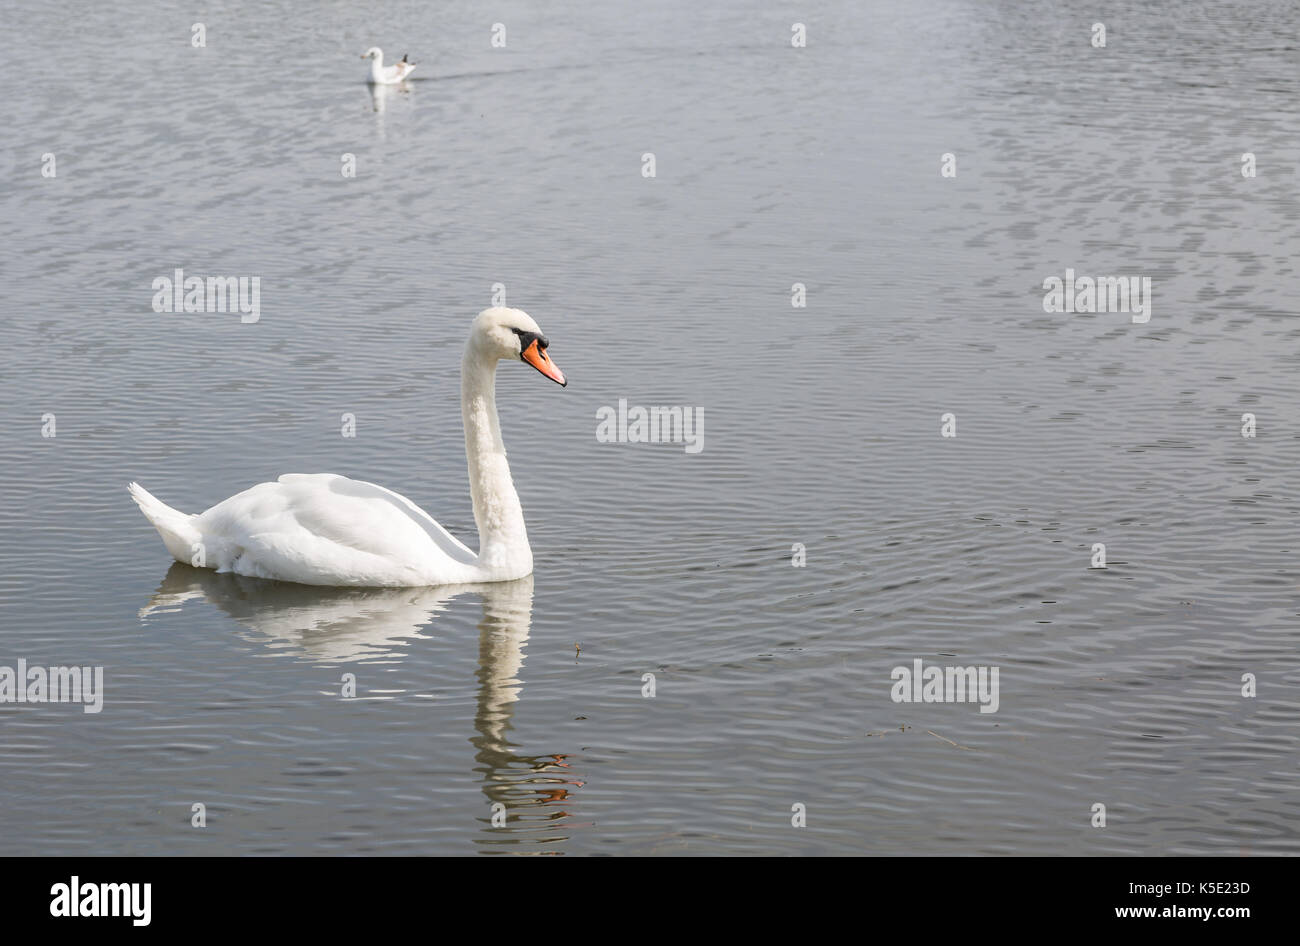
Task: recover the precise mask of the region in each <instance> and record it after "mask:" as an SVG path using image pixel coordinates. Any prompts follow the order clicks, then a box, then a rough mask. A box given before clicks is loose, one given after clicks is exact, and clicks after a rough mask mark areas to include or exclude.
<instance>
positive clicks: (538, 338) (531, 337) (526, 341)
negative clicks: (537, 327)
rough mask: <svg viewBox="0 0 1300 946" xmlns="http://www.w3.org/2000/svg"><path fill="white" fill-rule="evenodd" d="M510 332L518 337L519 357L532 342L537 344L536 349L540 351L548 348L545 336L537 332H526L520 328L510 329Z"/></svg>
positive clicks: (548, 343)
mask: <svg viewBox="0 0 1300 946" xmlns="http://www.w3.org/2000/svg"><path fill="white" fill-rule="evenodd" d="M510 331H512V332H514V333H515V334H516V335H518V336H519V351H520V353H521V355H522V353H523V352H526V351H527V350H528V346H529V345H531V344H532V343H533V342H537V347H538V348H540V349H542V350H545V349H547V348H549V347H550V344H551V343H550V342H549V341H547V338H546V336H545V335H539V334H538V333H537V332H527V331H524V330H523V329H521V328H512V329H511V330H510Z"/></svg>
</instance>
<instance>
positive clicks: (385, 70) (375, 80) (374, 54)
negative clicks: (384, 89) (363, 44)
mask: <svg viewBox="0 0 1300 946" xmlns="http://www.w3.org/2000/svg"><path fill="white" fill-rule="evenodd" d="M361 58H362V59H369V60H370V75H369V76H368V78H367V81H368V82H370V83H371V84H373V85H397V83H399V82H401V81H402V80H403V79H405V78H406V77H407V76H409V75H410V74H411V73H412V72H414V71H415V63H413V62H407V61H406V57H404V56H403V57H402V59H401V61H400V62H395V63H393V64H392V65H391V66H385V65H384V51H383V50H382V49H380V48H379V47H378V46H371V47H370V48H369V49H367V50H366V51H365V52H364V53H363V54H362V56H361Z"/></svg>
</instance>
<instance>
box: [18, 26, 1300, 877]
mask: <svg viewBox="0 0 1300 946" xmlns="http://www.w3.org/2000/svg"><path fill="white" fill-rule="evenodd" d="M194 9H195V8H194V7H193V6H192V5H190V4H181V3H171V4H163V5H157V6H155V7H154V8H152V9H149V10H143V9H140V8H139V6H138V5H136V4H125V3H119V2H106V3H102V4H97V5H93V6H87V7H85V8H84V9H81V10H79V11H78V13H77V15H76V17H70V16H69V13H68V12H67V11H66V10H63V9H61V8H58V7H57V6H51V5H48V4H36V3H19V4H11V5H9V6H8V8H7V13H6V17H5V22H6V27H7V29H6V33H7V35H6V36H5V37H4V39H3V40H0V44H3V47H4V48H5V50H6V51H7V52H8V53H9V55H7V56H6V57H5V58H6V60H7V62H8V70H9V78H8V80H7V83H6V87H7V88H6V91H7V93H8V94H7V95H6V101H5V102H4V103H3V105H0V117H2V118H4V127H5V129H6V135H5V138H4V142H3V144H4V150H3V151H2V152H0V172H2V173H0V209H2V210H3V214H2V215H0V262H2V263H3V271H4V273H5V278H4V294H3V301H2V302H0V306H2V318H3V325H4V338H5V341H6V344H5V346H4V350H3V352H2V353H0V421H2V423H3V433H4V437H3V441H2V442H0V463H2V464H3V471H4V472H3V477H0V492H2V495H0V500H2V501H0V528H2V529H3V544H2V546H0V664H6V665H10V666H12V665H14V663H15V661H16V660H17V659H18V658H25V659H26V660H27V661H28V662H29V663H31V664H40V665H47V666H48V665H62V664H71V665H101V666H103V667H104V673H105V688H106V691H105V705H104V709H103V712H102V713H99V714H97V715H95V714H85V713H83V712H81V711H80V709H78V708H76V707H72V706H67V705H12V704H6V705H0V783H2V784H3V786H4V795H5V802H4V805H3V806H0V853H4V854H16V853H29V852H32V853H73V852H75V853H104V854H197V853H218V854H246V853H299V854H301V853H313V854H349V853H384V854H389V853H391V854H429V853H432V854H507V853H508V854H521V853H541V854H688V855H691V854H718V853H742V854H838V853H865V854H938V853H960V854H976V853H993V854H1006V853H1023V854H1166V853H1168V854H1188V853H1226V854H1270V853H1271V854H1277V853H1288V854H1294V853H1298V852H1300V831H1298V830H1297V825H1298V824H1300V802H1298V801H1297V797H1298V796H1297V788H1300V774H1298V772H1297V749H1298V748H1300V696H1298V695H1297V684H1300V669H1297V658H1296V653H1297V638H1298V637H1300V633H1298V630H1297V628H1298V624H1297V611H1298V609H1300V587H1297V574H1298V572H1300V562H1298V559H1297V547H1296V543H1295V541H1294V536H1295V523H1296V513H1297V508H1298V507H1300V492H1297V487H1296V475H1295V474H1296V470H1297V461H1300V415H1297V412H1296V404H1297V402H1298V396H1300V372H1297V366H1298V363H1300V357H1298V356H1297V352H1298V351H1300V322H1297V320H1296V308H1295V306H1296V300H1297V298H1300V294H1298V290H1300V275H1298V274H1297V268H1296V264H1295V257H1296V254H1297V249H1298V248H1300V196H1297V195H1298V194H1300V190H1298V184H1300V173H1298V172H1300V152H1297V150H1296V147H1295V143H1296V141H1297V140H1298V139H1300V106H1298V105H1297V102H1300V79H1298V78H1297V70H1296V63H1297V55H1298V54H1300V52H1298V51H1300V12H1297V8H1296V7H1295V6H1293V5H1290V4H1283V3H1244V4H1215V3H1172V2H1158V3H1147V4H1133V5H1131V9H1127V10H1124V9H1122V8H1116V9H1114V11H1113V12H1108V11H1102V12H1100V13H1098V12H1096V11H1084V10H1082V9H1080V8H1078V7H1077V5H1072V4H1060V3H1034V2H1028V0H1026V2H987V3H982V2H974V0H936V2H933V3H926V4H916V3H910V2H884V3H872V4H860V3H852V2H847V0H845V2H831V3H826V4H817V5H815V7H810V8H809V9H808V10H807V11H806V12H802V13H799V12H796V11H794V8H790V9H786V8H780V9H777V8H775V7H769V9H767V10H762V9H760V8H759V7H758V5H744V4H741V3H737V2H731V3H723V4H695V3H686V2H677V0H673V2H667V3H657V4H649V5H646V4H631V3H617V4H587V3H573V2H565V3H559V4H552V5H549V6H545V7H539V6H537V5H533V4H524V3H511V2H506V3H502V4H498V5H497V6H496V7H494V8H493V9H492V11H490V12H489V11H486V10H485V8H482V7H481V6H479V5H476V4H470V3H451V4H448V3H415V2H411V3H392V4H343V3H331V4H323V5H318V6H317V5H312V6H310V7H306V8H304V9H305V10H307V11H309V12H303V11H301V10H298V9H295V8H294V7H291V6H288V5H285V4H281V3H252V2H237V3H231V4H225V5H222V6H221V7H220V8H216V7H214V8H209V12H206V13H205V14H202V16H204V17H206V19H205V20H204V21H203V22H204V24H205V26H206V40H207V46H206V48H202V49H196V48H193V47H192V46H191V43H190V38H191V25H192V24H193V23H194V22H195V20H196V19H197V18H198V17H199V16H200V15H199V14H196V13H195V12H194ZM796 19H801V20H802V21H803V22H805V23H806V24H807V28H808V45H807V48H804V49H796V48H793V47H792V46H791V43H790V37H791V23H792V22H794V21H795V20H796ZM1098 19H1102V20H1104V21H1105V22H1106V25H1107V29H1108V36H1107V46H1106V47H1105V48H1104V49H1095V48H1093V47H1092V46H1091V45H1090V44H1089V38H1090V32H1089V27H1090V26H1091V24H1092V22H1094V21H1095V20H1098ZM494 22H503V23H504V24H505V25H506V27H507V45H506V48H504V49H494V48H492V47H491V45H490V42H489V41H490V38H491V29H492V23H494ZM374 44H378V45H380V46H382V47H384V48H385V49H386V50H387V51H388V53H389V58H390V60H391V59H393V58H397V57H400V56H401V54H402V53H404V52H409V53H410V58H411V59H412V60H415V61H416V62H417V63H418V64H419V66H418V69H417V71H416V73H415V77H414V78H413V79H412V80H411V81H410V82H409V84H408V86H407V87H405V88H396V89H391V90H386V91H384V92H381V93H379V94H377V95H372V93H371V92H370V91H369V90H368V88H367V86H366V85H365V84H364V82H363V77H364V67H363V65H362V64H361V62H360V60H359V58H358V56H359V54H360V53H361V52H362V51H363V50H364V49H365V48H366V47H367V46H370V45H374ZM19 48H21V55H19V53H18V50H19ZM38 62H47V63H48V62H53V63H57V68H53V69H49V70H46V69H40V68H33V67H32V64H33V63H38ZM647 152H653V154H654V155H655V164H656V176H655V177H654V178H646V177H643V175H642V161H643V159H642V155H643V154H645V153H647ZM946 152H947V153H952V154H954V155H955V156H956V161H957V172H958V173H957V176H956V177H955V178H944V177H942V176H941V175H940V173H939V169H940V156H941V155H942V154H944V153H946ZM1244 152H1251V153H1253V154H1254V155H1255V156H1256V162H1257V168H1258V176H1257V177H1255V178H1253V179H1251V178H1245V177H1243V176H1242V174H1241V171H1240V168H1241V156H1242V154H1243V153H1244ZM46 153H52V154H54V155H55V160H56V176H55V177H53V178H46V177H42V175H41V167H42V161H43V158H42V156H43V155H45V154H46ZM344 154H351V155H354V156H355V159H356V167H357V174H356V177H355V179H348V178H344V177H343V176H342V174H341V162H342V160H343V158H342V155H344ZM177 267H180V268H183V269H184V270H185V271H186V272H187V273H191V274H221V275H248V276H258V277H259V278H260V280H261V317H260V320H259V321H257V322H256V323H250V324H243V323H241V321H240V319H239V317H238V315H230V314H224V313H212V314H206V313H205V314H185V313H179V314H168V313H162V314H160V313H155V312H154V311H153V310H152V308H151V300H152V296H153V291H152V289H151V283H152V281H153V279H154V278H155V277H157V276H161V275H169V274H170V273H171V272H172V271H173V270H174V269H175V268H177ZM1067 267H1069V268H1073V269H1074V270H1076V272H1078V273H1080V274H1089V275H1144V276H1149V277H1151V279H1152V280H1153V285H1154V303H1153V307H1152V317H1151V320H1150V321H1149V322H1148V323H1145V324H1136V323H1133V322H1132V321H1131V319H1130V318H1129V316H1127V315H1125V314H1116V313H1097V314H1065V313H1052V314H1049V313H1047V312H1044V310H1043V305H1042V297H1043V288H1042V283H1043V280H1044V279H1045V278H1046V277H1048V276H1051V275H1057V276H1063V275H1064V272H1065V269H1066V268H1067ZM796 282H798V283H802V284H804V285H805V286H806V287H807V306H806V308H794V307H792V305H791V286H792V284H793V283H796ZM494 283H501V284H504V286H505V287H506V290H507V293H508V299H509V302H510V303H511V304H512V305H518V306H521V307H523V308H525V309H527V310H528V311H529V313H530V314H531V315H533V316H534V317H535V318H536V319H537V321H538V322H539V323H540V324H541V325H542V327H543V328H544V329H545V331H546V333H547V335H548V336H549V337H550V339H551V352H552V354H553V355H554V357H555V359H556V361H557V363H558V364H559V365H560V366H561V367H562V368H563V369H564V370H565V372H566V373H567V374H568V376H569V379H570V384H569V387H568V388H567V389H560V388H558V387H556V386H554V385H551V384H549V383H548V382H546V381H544V380H543V379H541V378H539V377H538V375H537V374H536V373H535V372H532V371H530V370H527V369H526V368H524V367H523V366H511V365H508V364H507V365H503V366H502V369H501V371H500V374H499V382H498V400H499V404H500V407H501V414H502V427H503V431H504V437H505V440H506V443H507V445H508V446H509V449H510V461H511V464H512V469H513V473H514V478H515V482H516V485H517V487H518V490H519V493H520V495H521V498H522V500H523V504H524V509H525V513H526V516H527V519H528V528H529V534H530V538H531V541H532V546H533V552H534V557H535V561H536V569H535V573H534V575H533V576H532V577H531V578H529V579H525V580H522V581H519V582H512V583H506V584H501V585H494V586H492V585H490V586H475V587H462V588H442V589H438V588H435V589H411V590H385V591H343V590H339V591H330V590H324V589H312V588H306V587H301V586H292V585H277V584H274V583H268V582H259V581H255V580H251V579H244V578H237V577H234V576H229V575H217V574H214V573H212V572H208V571H200V570H195V569H191V568H189V567H186V566H181V565H169V558H168V556H167V554H166V552H165V550H164V549H163V547H162V545H161V543H160V542H159V540H158V537H157V535H156V534H155V533H154V531H153V530H152V529H151V528H150V527H149V525H148V523H147V522H145V520H144V519H143V518H142V517H141V516H140V514H139V512H138V511H137V510H136V508H135V506H134V505H133V504H132V503H131V501H130V499H129V497H128V496H127V493H126V491H125V489H124V486H125V484H126V483H127V482H128V481H130V480H139V481H140V482H141V483H143V484H144V485H145V486H146V487H148V488H149V489H150V490H151V491H152V492H154V493H155V494H156V495H157V496H158V497H159V498H161V499H163V500H164V501H166V502H168V503H171V504H173V505H175V506H177V507H178V508H181V509H183V510H186V511H190V512H195V511H200V510H202V509H204V508H206V507H207V506H209V505H211V504H213V503H215V502H217V501H219V500H220V499H223V498H225V497H226V496H228V495H231V494H232V493H234V492H237V491H238V490H240V489H243V488H245V487H247V486H249V485H252V484H253V483H256V482H259V481H262V480H266V479H272V478H274V477H275V476H277V475H279V474H281V473H286V472H323V471H331V472H338V473H344V474H347V475H351V476H355V477H357V478H359V479H365V480H371V481H375V482H379V483H382V484H384V485H386V486H388V487H390V488H393V489H396V490H398V491H399V492H402V493H404V494H406V495H407V496H409V497H410V498H412V499H413V500H414V501H416V502H417V503H419V504H420V505H422V506H423V507H424V508H426V509H427V510H429V511H430V512H431V513H432V514H433V515H435V516H436V517H437V518H438V519H439V520H440V521H441V522H442V523H443V524H444V525H446V526H447V527H448V528H449V529H450V530H451V531H452V532H453V533H454V534H456V535H458V536H461V537H463V538H465V539H466V541H467V542H469V544H471V545H475V544H476V542H475V539H474V519H473V515H472V510H471V508H470V503H469V493H468V486H467V482H466V475H465V465H464V452H463V445H462V440H461V427H460V414H459V410H458V406H457V405H458V397H459V382H458V371H459V355H460V349H461V346H462V345H463V341H464V337H465V331H466V328H467V326H468V323H469V320H470V319H471V318H472V317H473V315H474V314H475V313H476V312H477V311H478V310H479V309H482V308H484V307H485V306H487V305H488V304H489V302H490V301H491V292H492V286H493V284H494ZM620 398H626V399H628V401H629V402H630V403H631V404H634V405H638V404H639V405H657V404H673V405H687V406H693V407H698V408H700V409H702V410H703V411H704V414H705V417H706V426H705V447H704V449H703V451H702V452H700V453H698V454H694V455H690V454H687V453H686V452H685V451H684V450H683V449H682V447H681V446H680V445H668V444H663V445H640V444H611V443H600V442H598V441H597V439H596V437H595V427H596V420H595V416H596V412H597V410H598V409H599V408H601V407H602V406H604V405H616V404H617V403H618V400H619V399H620ZM947 412H952V413H953V414H955V415H956V422H957V425H958V426H957V432H958V436H957V437H956V438H943V437H941V436H940V416H941V415H942V414H944V413H947ZM344 413H351V414H354V415H355V417H356V424H357V435H356V437H355V438H345V437H343V436H341V434H340V421H341V415H342V414H344ZM1245 413H1252V414H1254V415H1255V416H1256V418H1257V423H1258V435H1257V436H1256V437H1255V438H1253V439H1247V438H1243V437H1242V436H1241V426H1242V415H1243V414H1245ZM46 414H53V415H54V416H55V418H56V433H57V436H55V437H53V438H50V437H43V436H42V416H43V415H46ZM794 543H802V544H803V545H804V546H805V547H806V554H807V565H806V567H803V568H794V567H791V555H792V553H791V549H792V546H793V545H794ZM1095 543H1104V544H1105V546H1106V554H1107V558H1108V565H1109V567H1108V568H1107V569H1105V570H1101V569H1090V568H1089V564H1090V561H1091V559H1092V555H1093V551H1092V549H1093V546H1094V544H1095ZM918 658H919V659H922V660H923V661H925V662H926V663H927V664H939V665H990V666H997V667H999V668H1000V707H999V710H998V712H996V713H990V714H982V713H980V712H979V711H978V709H977V707H975V706H974V705H971V704H908V703H895V702H894V701H893V700H891V698H890V688H891V683H892V681H891V670H892V669H893V668H894V667H896V666H900V665H905V666H911V665H912V661H914V660H915V659H918ZM646 673H653V674H654V675H655V683H656V695H655V696H654V698H646V697H644V696H643V695H642V688H643V686H644V685H645V684H644V683H643V675H644V674H646ZM1247 673H1249V674H1254V675H1255V678H1256V680H1257V686H1258V696H1257V697H1256V698H1254V699H1248V698H1243V696H1242V695H1241V688H1242V682H1241V681H1242V675H1243V674H1247ZM345 674H353V675H355V679H356V687H357V696H356V698H354V699H344V698H342V697H341V696H340V691H341V687H342V681H343V678H344V675H345ZM195 803H202V804H204V805H205V806H206V808H207V820H208V824H207V827H206V828H202V829H200V828H195V827H191V821H190V819H191V806H192V805H194V804H195ZM496 803H501V804H503V805H504V806H505V808H506V811H507V813H508V821H507V824H506V825H505V826H504V827H493V825H492V824H491V816H492V810H493V805H494V804H496ZM1098 803H1100V804H1104V805H1105V806H1106V809H1107V818H1108V823H1107V826H1106V827H1105V828H1104V829H1103V828H1094V827H1092V826H1091V825H1090V819H1091V817H1092V808H1093V806H1094V805H1095V804H1098ZM799 804H802V805H804V806H806V809H807V826H806V827H803V828H797V827H793V826H792V825H791V818H792V806H794V805H799Z"/></svg>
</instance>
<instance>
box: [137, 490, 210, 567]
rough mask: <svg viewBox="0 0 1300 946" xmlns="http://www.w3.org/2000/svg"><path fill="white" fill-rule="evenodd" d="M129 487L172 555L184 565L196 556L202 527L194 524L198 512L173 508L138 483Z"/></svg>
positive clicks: (141, 509)
mask: <svg viewBox="0 0 1300 946" xmlns="http://www.w3.org/2000/svg"><path fill="white" fill-rule="evenodd" d="M127 489H128V490H130V492H131V498H132V499H134V500H135V504H136V505H137V506H139V507H140V511H141V512H142V513H144V517H145V518H146V519H148V520H149V521H150V522H152V523H153V527H154V528H155V529H157V530H158V534H159V535H160V536H162V540H163V545H165V546H167V551H168V552H170V553H171V556H172V558H174V559H176V561H178V562H181V563H183V564H185V565H189V564H191V563H192V561H193V559H194V553H195V549H194V546H195V545H196V544H197V543H199V542H200V541H201V536H200V535H199V530H198V529H196V528H194V520H195V518H197V517H195V516H192V515H190V514H188V513H184V512H181V511H180V510H179V509H173V508H172V507H171V506H168V505H167V504H166V503H164V502H163V501H162V500H160V499H157V498H155V497H154V496H153V494H151V493H150V492H149V491H148V490H147V489H145V488H144V487H143V486H141V485H140V484H139V483H130V484H128V485H127Z"/></svg>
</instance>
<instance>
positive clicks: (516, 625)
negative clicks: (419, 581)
mask: <svg viewBox="0 0 1300 946" xmlns="http://www.w3.org/2000/svg"><path fill="white" fill-rule="evenodd" d="M466 594H473V595H478V596H479V597H480V599H481V600H482V604H483V618H482V620H480V621H479V624H478V630H479V661H478V671H477V677H478V697H477V702H476V710H475V713H474V730H475V734H474V735H473V736H472V737H471V738H470V740H469V741H470V743H471V744H472V745H473V746H474V748H475V750H476V752H475V755H474V760H475V763H476V765H475V768H474V771H475V773H476V774H477V775H478V776H479V778H480V779H481V784H482V789H483V794H484V795H485V796H487V803H488V810H487V811H486V812H485V813H484V814H483V815H482V816H481V817H480V819H479V820H480V821H481V822H482V824H483V827H484V830H483V837H482V838H481V839H480V843H482V844H484V845H486V846H487V847H485V853H503V854H504V853H524V852H525V850H526V849H525V848H521V847H520V845H528V846H529V847H530V848H532V850H533V851H535V847H533V846H534V845H537V844H545V845H548V846H549V845H552V844H558V843H561V842H563V841H564V840H566V836H565V835H564V834H563V833H562V832H563V830H564V827H565V825H566V822H567V819H568V818H569V817H570V815H569V812H568V811H567V810H566V808H565V805H566V803H567V802H570V801H571V800H572V792H573V790H574V789H576V788H578V787H581V785H582V784H583V783H582V782H581V781H580V780H578V779H577V778H576V777H575V776H574V775H573V774H572V773H571V772H570V771H569V766H568V763H567V761H566V759H567V756H566V755H562V754H547V755H540V756H526V755H520V754H518V753H517V752H516V751H515V748H516V747H515V744H514V743H513V742H511V741H510V732H511V730H512V728H513V721H514V714H515V705H516V704H517V703H518V702H519V694H520V690H521V689H522V688H523V681H522V680H521V679H520V673H521V672H522V669H523V663H524V646H525V645H526V643H527V641H528V634H529V630H530V629H531V626H532V611H533V578H532V576H531V575H530V576H528V577H527V578H521V579H519V580H518V581H502V582H488V583H482V584H466V585H440V586H435V587H430V588H324V587H318V586H313V585H297V584H291V583H288V582H276V581H266V580H264V579H260V578H246V577H244V576H242V575H230V574H218V573H217V572H214V571H212V570H210V569H203V568H190V567H189V566H187V565H182V564H180V563H175V564H173V565H172V566H171V568H170V569H169V570H168V572H167V574H166V576H165V577H164V578H163V581H162V584H160V585H159V587H158V590H157V591H156V592H155V593H154V595H153V597H152V598H150V600H149V602H148V604H146V605H145V606H144V607H143V608H141V609H140V612H139V613H140V617H141V618H150V617H154V616H156V615H160V614H163V613H165V612H168V611H174V610H177V609H179V608H181V607H182V606H183V605H184V604H185V603H186V602H187V601H191V600H196V599H202V600H205V601H207V603H208V604H211V605H213V606H214V607H216V608H218V609H220V610H221V611H224V612H225V613H226V614H228V615H229V616H230V617H231V618H233V619H234V620H235V621H237V622H238V623H239V624H240V625H242V626H243V627H244V628H247V629H248V630H249V631H251V632H252V633H251V634H247V633H244V634H241V636H243V637H244V638H245V639H246V640H250V641H253V642H257V643H261V644H264V645H265V646H267V647H270V648H272V649H274V650H276V651H277V652H279V653H288V654H290V655H292V656H296V657H300V658H303V659H307V660H311V661H313V662H330V663H334V662H360V661H373V660H375V659H388V660H393V659H397V660H400V659H401V658H402V656H404V651H403V649H402V646H401V645H402V644H404V643H406V642H410V641H413V640H423V639H427V638H429V637H431V636H432V635H431V634H430V633H428V630H429V625H430V623H431V622H432V621H433V620H434V618H435V616H436V615H438V614H439V613H441V612H443V611H446V610H447V608H448V602H449V601H450V600H451V599H452V598H455V597H458V596H460V595H466ZM497 806H501V807H497ZM494 813H495V815H496V817H495V818H494V817H493V815H494ZM503 819H504V825H502V824H501V822H502V820H503ZM494 821H495V822H496V823H495V824H494ZM546 853H557V854H558V853H561V852H560V851H559V850H558V849H556V850H548V851H547V852H546Z"/></svg>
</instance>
